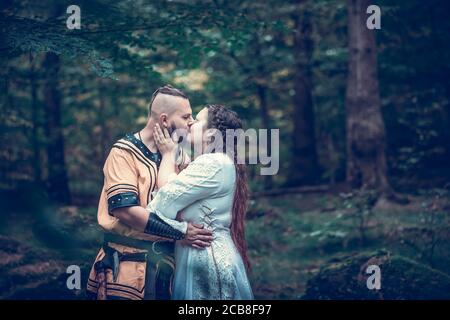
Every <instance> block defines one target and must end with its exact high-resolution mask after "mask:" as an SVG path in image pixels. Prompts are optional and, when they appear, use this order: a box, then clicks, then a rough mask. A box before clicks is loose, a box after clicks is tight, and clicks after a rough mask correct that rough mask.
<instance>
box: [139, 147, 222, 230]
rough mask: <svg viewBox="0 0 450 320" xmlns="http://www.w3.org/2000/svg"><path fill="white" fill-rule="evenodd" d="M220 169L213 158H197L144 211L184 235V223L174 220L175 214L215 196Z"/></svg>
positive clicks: (210, 156)
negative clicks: (156, 216) (155, 215)
mask: <svg viewBox="0 0 450 320" xmlns="http://www.w3.org/2000/svg"><path fill="white" fill-rule="evenodd" d="M221 169H222V164H221V162H220V161H217V158H216V157H214V156H213V155H202V156H199V157H198V158H197V159H195V160H194V161H193V162H192V163H190V164H189V165H188V166H187V168H186V169H184V170H183V171H182V172H180V174H178V175H177V176H176V177H174V179H173V180H171V181H169V182H168V183H167V184H166V185H164V186H163V187H162V188H161V189H159V190H158V192H157V194H156V196H155V198H154V199H153V200H152V201H151V202H150V203H149V205H148V207H147V209H148V210H150V211H151V212H154V213H156V214H158V216H159V217H160V218H161V219H163V220H164V221H165V222H167V223H169V224H170V225H171V226H173V227H174V228H176V229H178V230H180V231H182V232H184V233H185V232H186V228H187V223H186V222H184V223H183V222H179V221H176V220H175V218H176V216H177V213H178V212H179V211H180V210H182V209H184V208H186V207H187V206H189V205H190V204H192V203H194V202H196V201H198V200H201V199H205V198H207V197H209V196H211V195H214V194H215V193H217V192H218V191H219V189H220V187H221V181H223V179H221V178H222V177H221V175H220V172H221Z"/></svg>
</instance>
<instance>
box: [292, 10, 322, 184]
mask: <svg viewBox="0 0 450 320" xmlns="http://www.w3.org/2000/svg"><path fill="white" fill-rule="evenodd" d="M294 21H295V24H296V33H295V37H294V52H295V57H296V70H295V76H294V91H295V93H294V101H293V103H294V115H293V121H294V132H293V136H292V138H293V149H292V155H293V158H292V161H291V168H290V172H289V174H290V177H291V178H290V180H289V182H288V185H289V186H298V185H305V184H313V183H315V182H317V180H318V176H319V166H318V160H317V159H318V158H317V150H316V138H315V124H314V121H315V120H314V108H313V101H312V92H311V90H312V86H311V70H310V63H311V56H312V51H313V42H312V38H311V22H310V13H309V12H308V11H306V10H303V14H300V13H298V14H296V15H295V16H294Z"/></svg>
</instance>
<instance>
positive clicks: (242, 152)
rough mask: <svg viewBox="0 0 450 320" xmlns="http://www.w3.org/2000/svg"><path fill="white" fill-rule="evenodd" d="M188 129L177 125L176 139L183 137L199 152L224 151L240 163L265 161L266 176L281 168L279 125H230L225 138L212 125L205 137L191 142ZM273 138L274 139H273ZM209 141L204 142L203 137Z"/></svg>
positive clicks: (182, 144) (185, 146)
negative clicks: (256, 126)
mask: <svg viewBox="0 0 450 320" xmlns="http://www.w3.org/2000/svg"><path fill="white" fill-rule="evenodd" d="M188 134H189V133H188V131H187V130H185V129H176V130H174V132H173V133H172V138H173V140H174V141H181V142H180V143H179V146H180V147H182V148H183V149H184V150H186V151H191V152H193V154H194V155H195V156H197V155H200V154H202V153H212V152H222V153H226V154H227V155H229V156H230V157H231V158H232V159H235V160H236V163H237V164H261V165H262V167H261V168H260V173H261V175H263V176H268V175H276V174H277V173H278V170H279V168H280V150H279V149H280V148H279V140H280V130H279V129H270V130H268V129H258V130H257V129H247V130H245V131H244V130H243V129H236V130H235V129H227V130H226V133H225V135H226V136H225V139H224V137H223V134H222V132H221V131H219V130H215V129H208V130H206V131H205V132H204V133H203V140H202V141H197V142H195V143H192V144H191V143H189V142H187V141H188V139H186V138H187V136H188ZM269 139H270V141H269ZM205 140H207V141H208V143H207V144H206V146H205V145H203V141H205Z"/></svg>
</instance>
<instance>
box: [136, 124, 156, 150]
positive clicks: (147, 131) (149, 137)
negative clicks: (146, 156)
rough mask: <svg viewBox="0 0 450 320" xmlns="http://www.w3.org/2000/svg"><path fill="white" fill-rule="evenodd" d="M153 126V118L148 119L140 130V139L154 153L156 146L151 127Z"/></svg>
mask: <svg viewBox="0 0 450 320" xmlns="http://www.w3.org/2000/svg"><path fill="white" fill-rule="evenodd" d="M154 127H155V122H154V121H153V119H150V120H149V121H148V122H147V125H146V126H145V127H144V128H143V129H142V130H141V131H139V132H140V134H141V135H140V138H141V139H142V143H143V144H145V146H146V147H147V148H148V149H149V150H150V151H151V152H154V153H156V152H157V151H158V148H157V147H156V143H155V140H154V138H153V128H154Z"/></svg>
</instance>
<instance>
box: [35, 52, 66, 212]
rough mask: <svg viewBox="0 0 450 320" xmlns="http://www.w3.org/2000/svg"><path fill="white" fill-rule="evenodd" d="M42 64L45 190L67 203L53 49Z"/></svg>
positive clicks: (59, 101)
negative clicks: (43, 79)
mask: <svg viewBox="0 0 450 320" xmlns="http://www.w3.org/2000/svg"><path fill="white" fill-rule="evenodd" d="M42 66H43V68H44V69H45V70H47V76H46V81H45V85H44V109H45V133H46V139H47V168H48V169H47V170H48V179H47V187H48V193H49V196H50V198H51V199H52V200H54V201H57V202H60V203H69V202H70V192H69V183H68V178H67V171H66V163H65V156H64V137H63V133H62V126H61V92H60V89H59V81H58V74H59V68H60V58H59V56H58V55H56V54H55V53H53V52H48V53H46V54H45V58H44V62H43V65H42Z"/></svg>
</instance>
